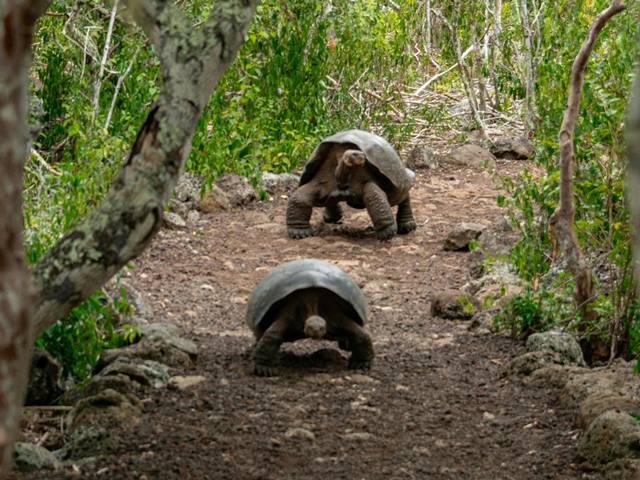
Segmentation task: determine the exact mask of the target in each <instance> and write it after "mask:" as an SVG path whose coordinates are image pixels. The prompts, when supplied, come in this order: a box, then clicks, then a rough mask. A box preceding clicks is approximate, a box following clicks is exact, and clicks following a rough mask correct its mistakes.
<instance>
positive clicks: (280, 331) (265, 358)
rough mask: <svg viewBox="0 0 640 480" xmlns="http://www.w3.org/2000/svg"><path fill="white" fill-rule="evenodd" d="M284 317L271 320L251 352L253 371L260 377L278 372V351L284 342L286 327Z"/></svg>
mask: <svg viewBox="0 0 640 480" xmlns="http://www.w3.org/2000/svg"><path fill="white" fill-rule="evenodd" d="M286 325H287V322H286V319H285V317H280V318H279V319H278V320H276V321H275V322H273V323H272V324H271V326H270V327H269V328H267V330H266V331H265V332H264V334H263V335H262V337H260V339H259V340H258V342H257V343H256V346H255V347H254V348H253V352H251V357H252V358H253V362H254V369H253V372H254V373H255V374H256V375H258V376H261V377H272V376H274V375H277V374H278V368H277V365H278V352H279V351H280V345H282V343H283V342H284V332H285V329H286Z"/></svg>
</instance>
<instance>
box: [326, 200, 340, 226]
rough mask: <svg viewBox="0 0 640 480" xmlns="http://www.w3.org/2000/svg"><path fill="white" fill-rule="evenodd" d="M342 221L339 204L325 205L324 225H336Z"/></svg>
mask: <svg viewBox="0 0 640 480" xmlns="http://www.w3.org/2000/svg"><path fill="white" fill-rule="evenodd" d="M341 219H342V207H341V206H340V204H339V203H336V204H333V205H327V206H326V207H325V209H324V221H325V223H338V222H339V221H340V220H341Z"/></svg>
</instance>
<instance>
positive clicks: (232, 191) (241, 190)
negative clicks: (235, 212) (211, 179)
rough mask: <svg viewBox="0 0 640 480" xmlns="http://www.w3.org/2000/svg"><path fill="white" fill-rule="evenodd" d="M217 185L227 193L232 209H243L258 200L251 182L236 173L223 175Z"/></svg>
mask: <svg viewBox="0 0 640 480" xmlns="http://www.w3.org/2000/svg"><path fill="white" fill-rule="evenodd" d="M215 184H216V186H217V187H218V188H220V190H222V191H223V192H224V193H226V195H227V198H228V199H229V203H230V204H231V206H232V207H243V206H245V205H248V204H250V203H251V202H253V201H255V200H256V199H257V198H258V197H257V195H256V192H255V190H254V189H253V187H252V186H251V184H250V183H249V180H247V179H246V178H245V177H242V176H240V175H236V174H235V173H225V174H223V175H221V176H220V177H218V179H217V180H216V182H215Z"/></svg>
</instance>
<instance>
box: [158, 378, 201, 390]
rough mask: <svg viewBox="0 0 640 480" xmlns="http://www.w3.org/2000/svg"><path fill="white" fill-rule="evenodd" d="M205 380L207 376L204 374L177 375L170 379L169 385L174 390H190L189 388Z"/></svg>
mask: <svg viewBox="0 0 640 480" xmlns="http://www.w3.org/2000/svg"><path fill="white" fill-rule="evenodd" d="M205 380H206V378H205V377H203V376H202V375H189V376H182V375H176V376H175V377H171V378H170V379H169V383H168V384H167V387H168V388H171V389H173V390H188V389H189V388H192V387H195V386H196V385H199V384H200V383H202V382H204V381H205Z"/></svg>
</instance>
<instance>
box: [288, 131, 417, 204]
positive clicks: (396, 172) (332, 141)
mask: <svg viewBox="0 0 640 480" xmlns="http://www.w3.org/2000/svg"><path fill="white" fill-rule="evenodd" d="M336 144H343V145H344V144H347V145H354V146H355V147H357V148H358V149H360V150H362V151H363V152H364V153H365V155H366V156H367V161H368V162H369V163H370V164H371V165H373V166H374V167H376V168H377V169H378V170H379V171H380V173H382V175H384V176H385V177H386V178H388V179H389V181H390V182H391V183H392V184H393V185H394V187H396V188H397V189H398V190H401V191H407V190H409V189H410V188H411V185H412V184H413V178H414V176H415V174H413V175H411V174H410V173H409V172H411V170H408V169H406V168H405V166H404V163H403V162H402V160H401V159H400V156H399V155H398V153H397V152H396V151H395V149H394V148H393V147H392V146H391V145H390V144H389V142H387V141H386V140H385V139H384V138H382V137H380V136H378V135H376V134H374V133H370V132H365V131H364V130H356V129H354V130H345V131H343V132H339V133H336V134H335V135H332V136H330V137H327V138H325V139H324V140H323V141H322V142H321V143H320V145H318V146H317V147H316V149H315V150H314V151H313V153H312V154H311V156H310V157H309V160H308V161H307V163H306V164H305V166H304V172H303V173H302V177H301V178H300V185H304V184H305V183H308V182H310V181H311V179H312V178H313V177H314V175H315V174H316V172H317V171H318V168H320V165H322V162H323V161H324V160H325V159H326V158H327V154H328V152H329V151H330V150H331V147H332V146H333V145H336ZM411 173H413V172H411Z"/></svg>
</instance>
